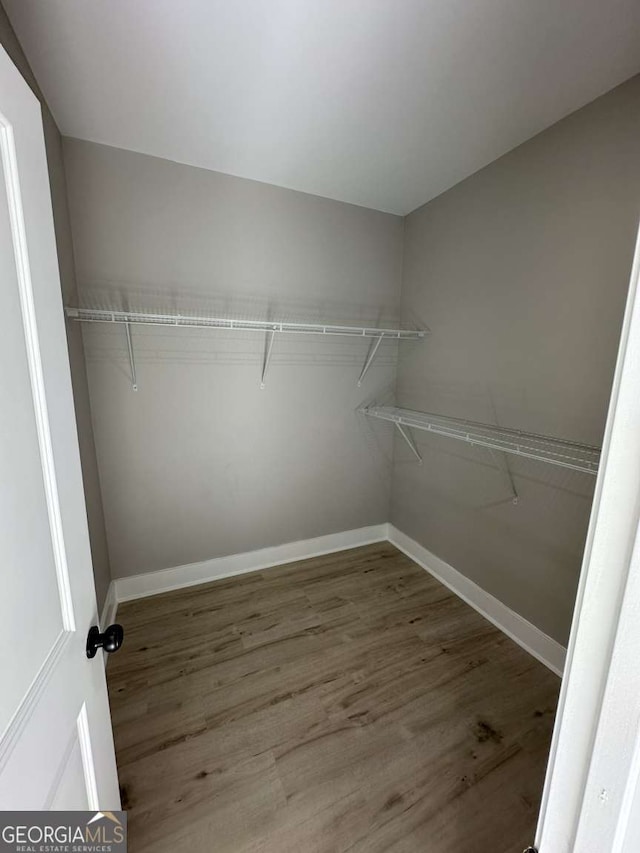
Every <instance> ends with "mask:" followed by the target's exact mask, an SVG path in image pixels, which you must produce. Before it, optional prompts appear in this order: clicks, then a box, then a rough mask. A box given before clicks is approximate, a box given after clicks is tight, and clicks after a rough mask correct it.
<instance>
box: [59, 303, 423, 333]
mask: <svg viewBox="0 0 640 853" xmlns="http://www.w3.org/2000/svg"><path fill="white" fill-rule="evenodd" d="M65 311H66V314H67V316H68V317H69V318H70V319H72V320H77V321H79V322H81V323H124V324H137V325H144V326H180V327H185V328H197V329H200V328H207V329H229V330H235V331H239V332H260V331H262V332H284V333H288V334H298V335H338V336H343V337H362V338H392V339H397V340H420V339H421V338H424V336H425V335H426V334H427V332H428V329H380V328H377V327H376V326H340V325H334V324H331V323H291V322H286V321H284V320H275V321H274V320H233V319H230V318H227V317H197V316H189V315H184V314H150V313H146V312H142V311H107V310H103V309H96V308H71V307H67V308H65Z"/></svg>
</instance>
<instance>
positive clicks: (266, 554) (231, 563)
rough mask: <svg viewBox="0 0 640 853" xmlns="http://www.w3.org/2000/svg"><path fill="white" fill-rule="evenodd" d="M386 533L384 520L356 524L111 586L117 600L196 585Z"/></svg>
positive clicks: (368, 540)
mask: <svg viewBox="0 0 640 853" xmlns="http://www.w3.org/2000/svg"><path fill="white" fill-rule="evenodd" d="M387 534H388V525H387V524H374V525H371V526H370V527H359V528H357V529H356V530H345V531H343V532H341V533H330V534H328V535H327V536H318V537H316V538H315V539H304V540H302V541H300V542H288V543H286V544H284V545H275V546H274V547H272V548H261V549H260V550H259V551H247V552H246V553H244V554H231V555H230V556H228V557H215V558H214V559H212V560H203V561H202V562H201V563H189V564H187V565H185V566H177V567H175V568H172V569H161V570H160V571H157V572H147V573H145V574H142V575H132V576H131V577H127V578H116V579H115V580H114V581H113V582H112V586H114V587H115V598H116V599H117V601H118V602H120V601H130V600H131V599H134V598H144V597H146V596H148V595H157V594H158V593H159V592H169V591H170V590H173V589H181V588H183V587H187V586H195V585H196V584H200V583H207V582H208V581H214V580H220V579H221V578H229V577H233V576H234V575H242V574H245V573H247V572H257V571H261V570H262V569H268V568H270V567H271V566H280V565H283V564H284V563H294V562H297V561H298V560H308V559H309V558H310V557H320V556H321V555H322V554H331V553H332V552H334V551H345V550H346V549H348V548H357V547H358V546H360V545H369V544H371V543H373V542H384V541H386V540H387V538H388V535H387Z"/></svg>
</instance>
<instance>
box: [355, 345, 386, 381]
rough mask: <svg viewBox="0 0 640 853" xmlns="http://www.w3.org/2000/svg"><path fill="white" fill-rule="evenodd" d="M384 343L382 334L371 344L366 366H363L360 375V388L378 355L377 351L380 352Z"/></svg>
mask: <svg viewBox="0 0 640 853" xmlns="http://www.w3.org/2000/svg"><path fill="white" fill-rule="evenodd" d="M381 343H382V335H381V336H380V337H379V338H378V339H377V340H376V342H375V343H374V344H373V345H372V346H371V348H370V349H369V352H368V354H367V359H366V361H365V363H364V367H363V368H362V372H361V373H360V376H359V377H358V388H359V387H360V386H361V385H362V380H363V379H364V377H365V376H366V375H367V370H369V368H370V367H371V365H372V363H373V359H374V358H375V357H376V353H377V352H378V347H379V346H380V344H381Z"/></svg>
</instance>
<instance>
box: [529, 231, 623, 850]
mask: <svg viewBox="0 0 640 853" xmlns="http://www.w3.org/2000/svg"><path fill="white" fill-rule="evenodd" d="M639 291H640V232H639V234H638V240H637V242H636V250H635V257H634V262H633V269H632V272H631V281H630V285H629V294H628V297H627V307H626V311H625V316H624V322H623V326H622V335H621V340H620V347H619V351H618V361H617V365H616V371H615V375H614V380H613V387H612V393H611V401H610V404H609V413H608V417H607V426H606V430H605V436H604V442H603V448H602V457H601V464H600V471H599V473H598V479H597V484H596V490H595V496H594V502H593V509H592V512H591V520H590V523H589V531H588V534H587V541H586V547H585V553H584V559H583V565H582V573H581V577H580V584H579V587H578V595H577V600H576V606H575V611H574V618H573V626H572V629H571V637H570V640H569V647H568V650H567V663H566V669H565V677H564V681H563V684H562V689H561V692H560V701H559V706H558V716H557V720H556V727H555V731H554V735H553V741H552V744H551V752H550V756H549V767H548V771H547V779H546V783H545V789H544V794H543V800H542V807H541V811H540V820H539V824H538V832H537V837H536V843H537V845H538V850H539V853H574V851H575V853H578V851H579V853H623V851H624V853H627V851H628V850H629V851H630V850H631V849H632V848H631V847H629V846H627V844H628V840H626V839H627V837H628V832H630V831H632V825H631V823H630V819H631V818H632V814H633V811H634V809H633V804H634V798H636V797H638V796H639V795H640V788H639V787H638V784H639V779H640V528H639V521H640V292H639ZM636 803H637V800H636ZM635 818H636V819H637V818H638V815H636V816H635ZM636 849H640V848H636V847H633V850H636Z"/></svg>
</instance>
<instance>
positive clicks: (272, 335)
mask: <svg viewBox="0 0 640 853" xmlns="http://www.w3.org/2000/svg"><path fill="white" fill-rule="evenodd" d="M275 339H276V326H274V327H273V329H271V331H268V332H267V339H266V341H265V350H264V360H263V362H262V379H261V380H260V389H261V390H262V391H264V388H265V384H266V379H267V371H268V370H269V364H270V362H271V351H272V350H273V342H274V341H275Z"/></svg>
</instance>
